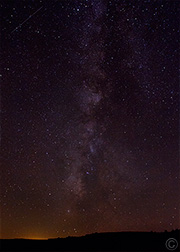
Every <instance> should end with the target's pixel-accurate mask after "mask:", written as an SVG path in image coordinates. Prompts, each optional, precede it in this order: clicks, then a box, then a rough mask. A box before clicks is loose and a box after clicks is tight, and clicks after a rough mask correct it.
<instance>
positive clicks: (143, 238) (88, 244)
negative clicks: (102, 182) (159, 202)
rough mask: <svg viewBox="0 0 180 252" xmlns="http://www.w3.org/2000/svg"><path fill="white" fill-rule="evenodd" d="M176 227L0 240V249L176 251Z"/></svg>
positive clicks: (178, 232) (179, 239)
mask: <svg viewBox="0 0 180 252" xmlns="http://www.w3.org/2000/svg"><path fill="white" fill-rule="evenodd" d="M178 243H180V230H175V231H172V232H163V233H156V232H120V233H94V234H89V235H85V236H81V237H67V238H57V239H48V240H26V239H12V240H1V251H153V252H155V251H172V250H173V251H179V246H178Z"/></svg>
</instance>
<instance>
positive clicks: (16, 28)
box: [11, 6, 43, 34]
mask: <svg viewBox="0 0 180 252" xmlns="http://www.w3.org/2000/svg"><path fill="white" fill-rule="evenodd" d="M42 7H43V6H41V7H40V8H39V9H38V10H37V11H35V12H34V13H33V14H32V15H30V16H29V17H28V18H26V20H24V21H23V22H22V23H21V24H20V25H18V26H17V27H16V28H15V29H14V30H13V31H12V32H11V34H12V33H13V32H15V31H16V30H18V29H19V27H21V26H22V25H23V24H24V23H26V22H27V21H28V20H29V19H30V18H32V17H33V16H34V15H35V14H36V13H37V12H39V11H40V10H41V9H42Z"/></svg>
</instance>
